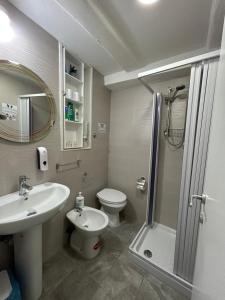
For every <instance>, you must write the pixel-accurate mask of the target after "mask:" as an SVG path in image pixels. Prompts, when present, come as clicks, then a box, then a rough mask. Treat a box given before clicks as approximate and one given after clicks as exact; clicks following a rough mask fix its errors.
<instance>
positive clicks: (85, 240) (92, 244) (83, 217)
mask: <svg viewBox="0 0 225 300" xmlns="http://www.w3.org/2000/svg"><path fill="white" fill-rule="evenodd" d="M66 216H67V218H68V219H69V220H70V222H71V223H73V225H74V226H75V230H74V231H73V232H72V234H71V237H70V246H71V248H72V249H73V250H74V251H75V252H77V253H78V254H80V255H81V256H82V257H83V258H86V259H91V258H94V257H95V256H97V255H98V253H99V252H100V250H101V246H102V243H101V241H100V238H99V236H100V234H102V233H103V232H104V230H105V229H106V227H107V226H108V222H109V220H108V216H107V215H106V214H105V213H104V212H102V211H101V210H98V209H95V208H92V207H88V206H84V207H83V208H82V209H80V210H77V209H76V208H75V209H72V210H71V211H69V212H68V213H67V214H66Z"/></svg>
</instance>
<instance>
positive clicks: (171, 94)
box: [166, 84, 186, 103]
mask: <svg viewBox="0 0 225 300" xmlns="http://www.w3.org/2000/svg"><path fill="white" fill-rule="evenodd" d="M185 88H186V85H184V84H182V85H178V86H176V87H175V88H171V87H170V88H169V89H168V91H169V96H168V97H166V101H169V102H170V103H173V102H174V101H175V99H176V98H184V97H182V96H181V97H179V95H177V94H178V92H179V91H182V90H184V89H185Z"/></svg>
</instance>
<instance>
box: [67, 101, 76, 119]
mask: <svg viewBox="0 0 225 300" xmlns="http://www.w3.org/2000/svg"><path fill="white" fill-rule="evenodd" d="M67 119H68V120H70V121H74V113H73V103H72V102H68V110H67Z"/></svg>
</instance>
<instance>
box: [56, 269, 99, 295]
mask: <svg viewBox="0 0 225 300" xmlns="http://www.w3.org/2000/svg"><path fill="white" fill-rule="evenodd" d="M75 276H76V271H73V272H72V273H71V274H70V275H69V276H67V278H66V279H65V280H64V281H63V282H62V283H61V284H60V285H59V286H58V287H57V288H56V290H55V291H54V292H53V296H54V297H55V298H54V299H55V300H89V299H95V294H96V292H97V291H98V288H99V285H98V284H97V283H96V281H94V280H93V279H92V278H90V277H88V276H87V275H86V277H84V278H82V280H80V281H76V280H75V279H74V278H75Z"/></svg>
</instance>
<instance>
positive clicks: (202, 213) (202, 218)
mask: <svg viewBox="0 0 225 300" xmlns="http://www.w3.org/2000/svg"><path fill="white" fill-rule="evenodd" d="M194 199H196V200H199V201H201V210H200V217H199V222H200V223H201V224H203V223H204V221H205V220H206V214H205V204H206V200H207V199H208V196H207V195H205V194H202V195H192V196H191V200H190V202H189V206H190V207H192V206H193V200H194Z"/></svg>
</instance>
